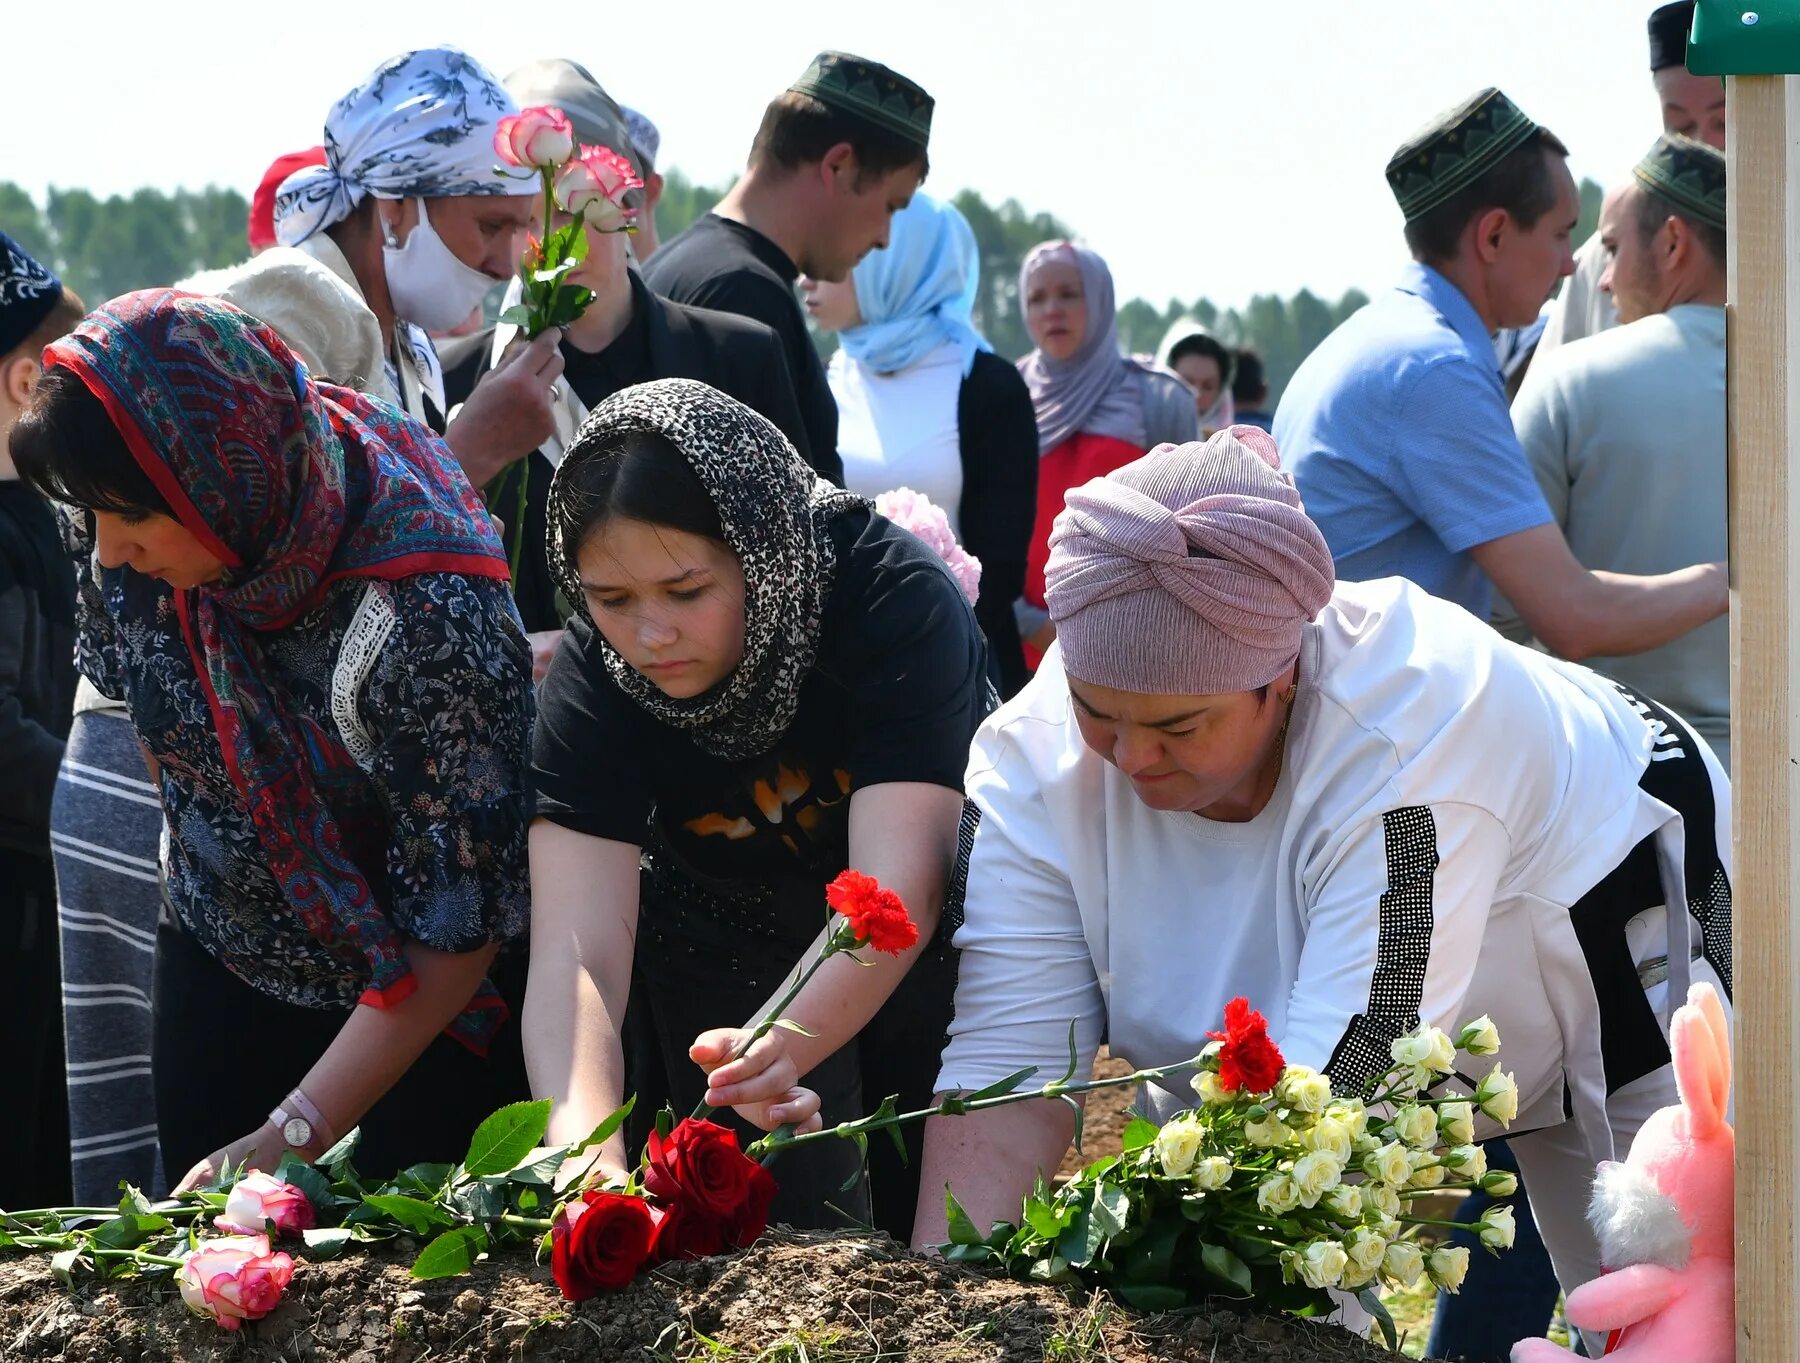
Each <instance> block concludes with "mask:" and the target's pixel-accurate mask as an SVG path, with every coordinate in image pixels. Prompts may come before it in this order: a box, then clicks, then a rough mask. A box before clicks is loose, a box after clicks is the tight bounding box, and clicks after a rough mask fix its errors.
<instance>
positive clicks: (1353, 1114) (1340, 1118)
mask: <svg viewBox="0 0 1800 1363" xmlns="http://www.w3.org/2000/svg"><path fill="white" fill-rule="evenodd" d="M1325 1115H1326V1116H1327V1117H1329V1118H1331V1120H1332V1121H1334V1122H1338V1123H1340V1124H1341V1125H1342V1126H1343V1128H1344V1129H1345V1130H1346V1131H1348V1132H1349V1133H1350V1139H1351V1140H1356V1139H1358V1138H1359V1137H1360V1136H1362V1134H1363V1133H1364V1132H1366V1131H1367V1130H1368V1129H1369V1110H1368V1109H1367V1108H1366V1107H1364V1106H1363V1105H1362V1104H1361V1103H1359V1102H1358V1101H1357V1100H1356V1099H1354V1098H1348V1099H1345V1100H1344V1101H1342V1102H1337V1103H1333V1104H1332V1105H1331V1106H1330V1107H1328V1108H1326V1109H1325Z"/></svg>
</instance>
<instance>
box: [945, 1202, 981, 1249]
mask: <svg viewBox="0 0 1800 1363" xmlns="http://www.w3.org/2000/svg"><path fill="white" fill-rule="evenodd" d="M944 1216H945V1219H946V1220H948V1221H949V1223H950V1243H951V1244H953V1245H979V1244H981V1243H982V1235H981V1232H980V1231H979V1230H977V1229H976V1228H975V1223H974V1222H973V1221H971V1220H970V1219H969V1214H968V1213H967V1212H966V1211H964V1210H963V1205H962V1203H960V1202H958V1201H957V1200H956V1194H955V1193H953V1192H951V1191H950V1190H949V1188H945V1189H944Z"/></svg>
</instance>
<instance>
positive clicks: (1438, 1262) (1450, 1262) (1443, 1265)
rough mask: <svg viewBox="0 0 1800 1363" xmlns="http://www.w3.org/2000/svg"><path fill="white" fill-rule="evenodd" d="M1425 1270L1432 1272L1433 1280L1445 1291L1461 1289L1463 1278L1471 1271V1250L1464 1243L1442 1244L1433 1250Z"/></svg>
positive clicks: (1426, 1262)
mask: <svg viewBox="0 0 1800 1363" xmlns="http://www.w3.org/2000/svg"><path fill="white" fill-rule="evenodd" d="M1425 1270H1426V1272H1428V1273H1429V1274H1431V1281H1432V1282H1434V1283H1436V1284H1437V1285H1438V1286H1439V1287H1441V1288H1443V1289H1444V1291H1446V1292H1457V1291H1460V1290H1461V1289H1462V1282H1463V1278H1464V1277H1465V1276H1467V1274H1468V1272H1469V1251H1468V1250H1467V1249H1466V1248H1464V1247H1463V1246H1462V1245H1440V1246H1439V1247H1438V1248H1437V1249H1434V1250H1432V1251H1431V1257H1430V1258H1429V1259H1427V1260H1426V1261H1425Z"/></svg>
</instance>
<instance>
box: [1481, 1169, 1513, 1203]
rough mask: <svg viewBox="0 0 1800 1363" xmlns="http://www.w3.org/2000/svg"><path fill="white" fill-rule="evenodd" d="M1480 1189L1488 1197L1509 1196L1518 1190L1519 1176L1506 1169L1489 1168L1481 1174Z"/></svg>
mask: <svg viewBox="0 0 1800 1363" xmlns="http://www.w3.org/2000/svg"><path fill="white" fill-rule="evenodd" d="M1481 1191H1482V1192H1484V1193H1486V1194H1487V1195H1488V1196H1489V1197H1511V1196H1512V1195H1513V1194H1514V1193H1516V1192H1518V1191H1519V1176H1518V1175H1517V1174H1514V1173H1512V1172H1510V1171H1508V1170H1506V1169H1490V1170H1488V1171H1487V1173H1485V1174H1483V1175H1482V1176H1481Z"/></svg>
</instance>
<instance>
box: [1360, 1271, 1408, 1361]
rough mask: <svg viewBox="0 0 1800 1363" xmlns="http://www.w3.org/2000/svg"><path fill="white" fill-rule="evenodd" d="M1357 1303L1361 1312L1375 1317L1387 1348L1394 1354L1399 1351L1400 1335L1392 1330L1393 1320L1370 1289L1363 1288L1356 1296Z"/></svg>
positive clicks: (1377, 1295)
mask: <svg viewBox="0 0 1800 1363" xmlns="http://www.w3.org/2000/svg"><path fill="white" fill-rule="evenodd" d="M1356 1299H1357V1301H1359V1302H1361V1303H1362V1308H1363V1310H1365V1311H1367V1312H1368V1313H1369V1314H1370V1315H1371V1316H1373V1317H1375V1323H1376V1324H1377V1325H1379V1326H1380V1327H1381V1337H1382V1338H1383V1339H1385V1340H1386V1341H1387V1346H1388V1348H1390V1349H1392V1350H1394V1351H1395V1352H1396V1353H1398V1352H1399V1350H1400V1335H1399V1332H1398V1331H1397V1330H1395V1329H1394V1318H1393V1316H1392V1315H1390V1314H1389V1313H1388V1309H1387V1305H1386V1304H1385V1303H1384V1302H1383V1301H1382V1300H1381V1297H1380V1295H1379V1294H1378V1293H1377V1292H1376V1291H1375V1289H1374V1288H1372V1287H1365V1288H1363V1289H1362V1291H1360V1292H1358V1293H1357V1294H1356Z"/></svg>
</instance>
